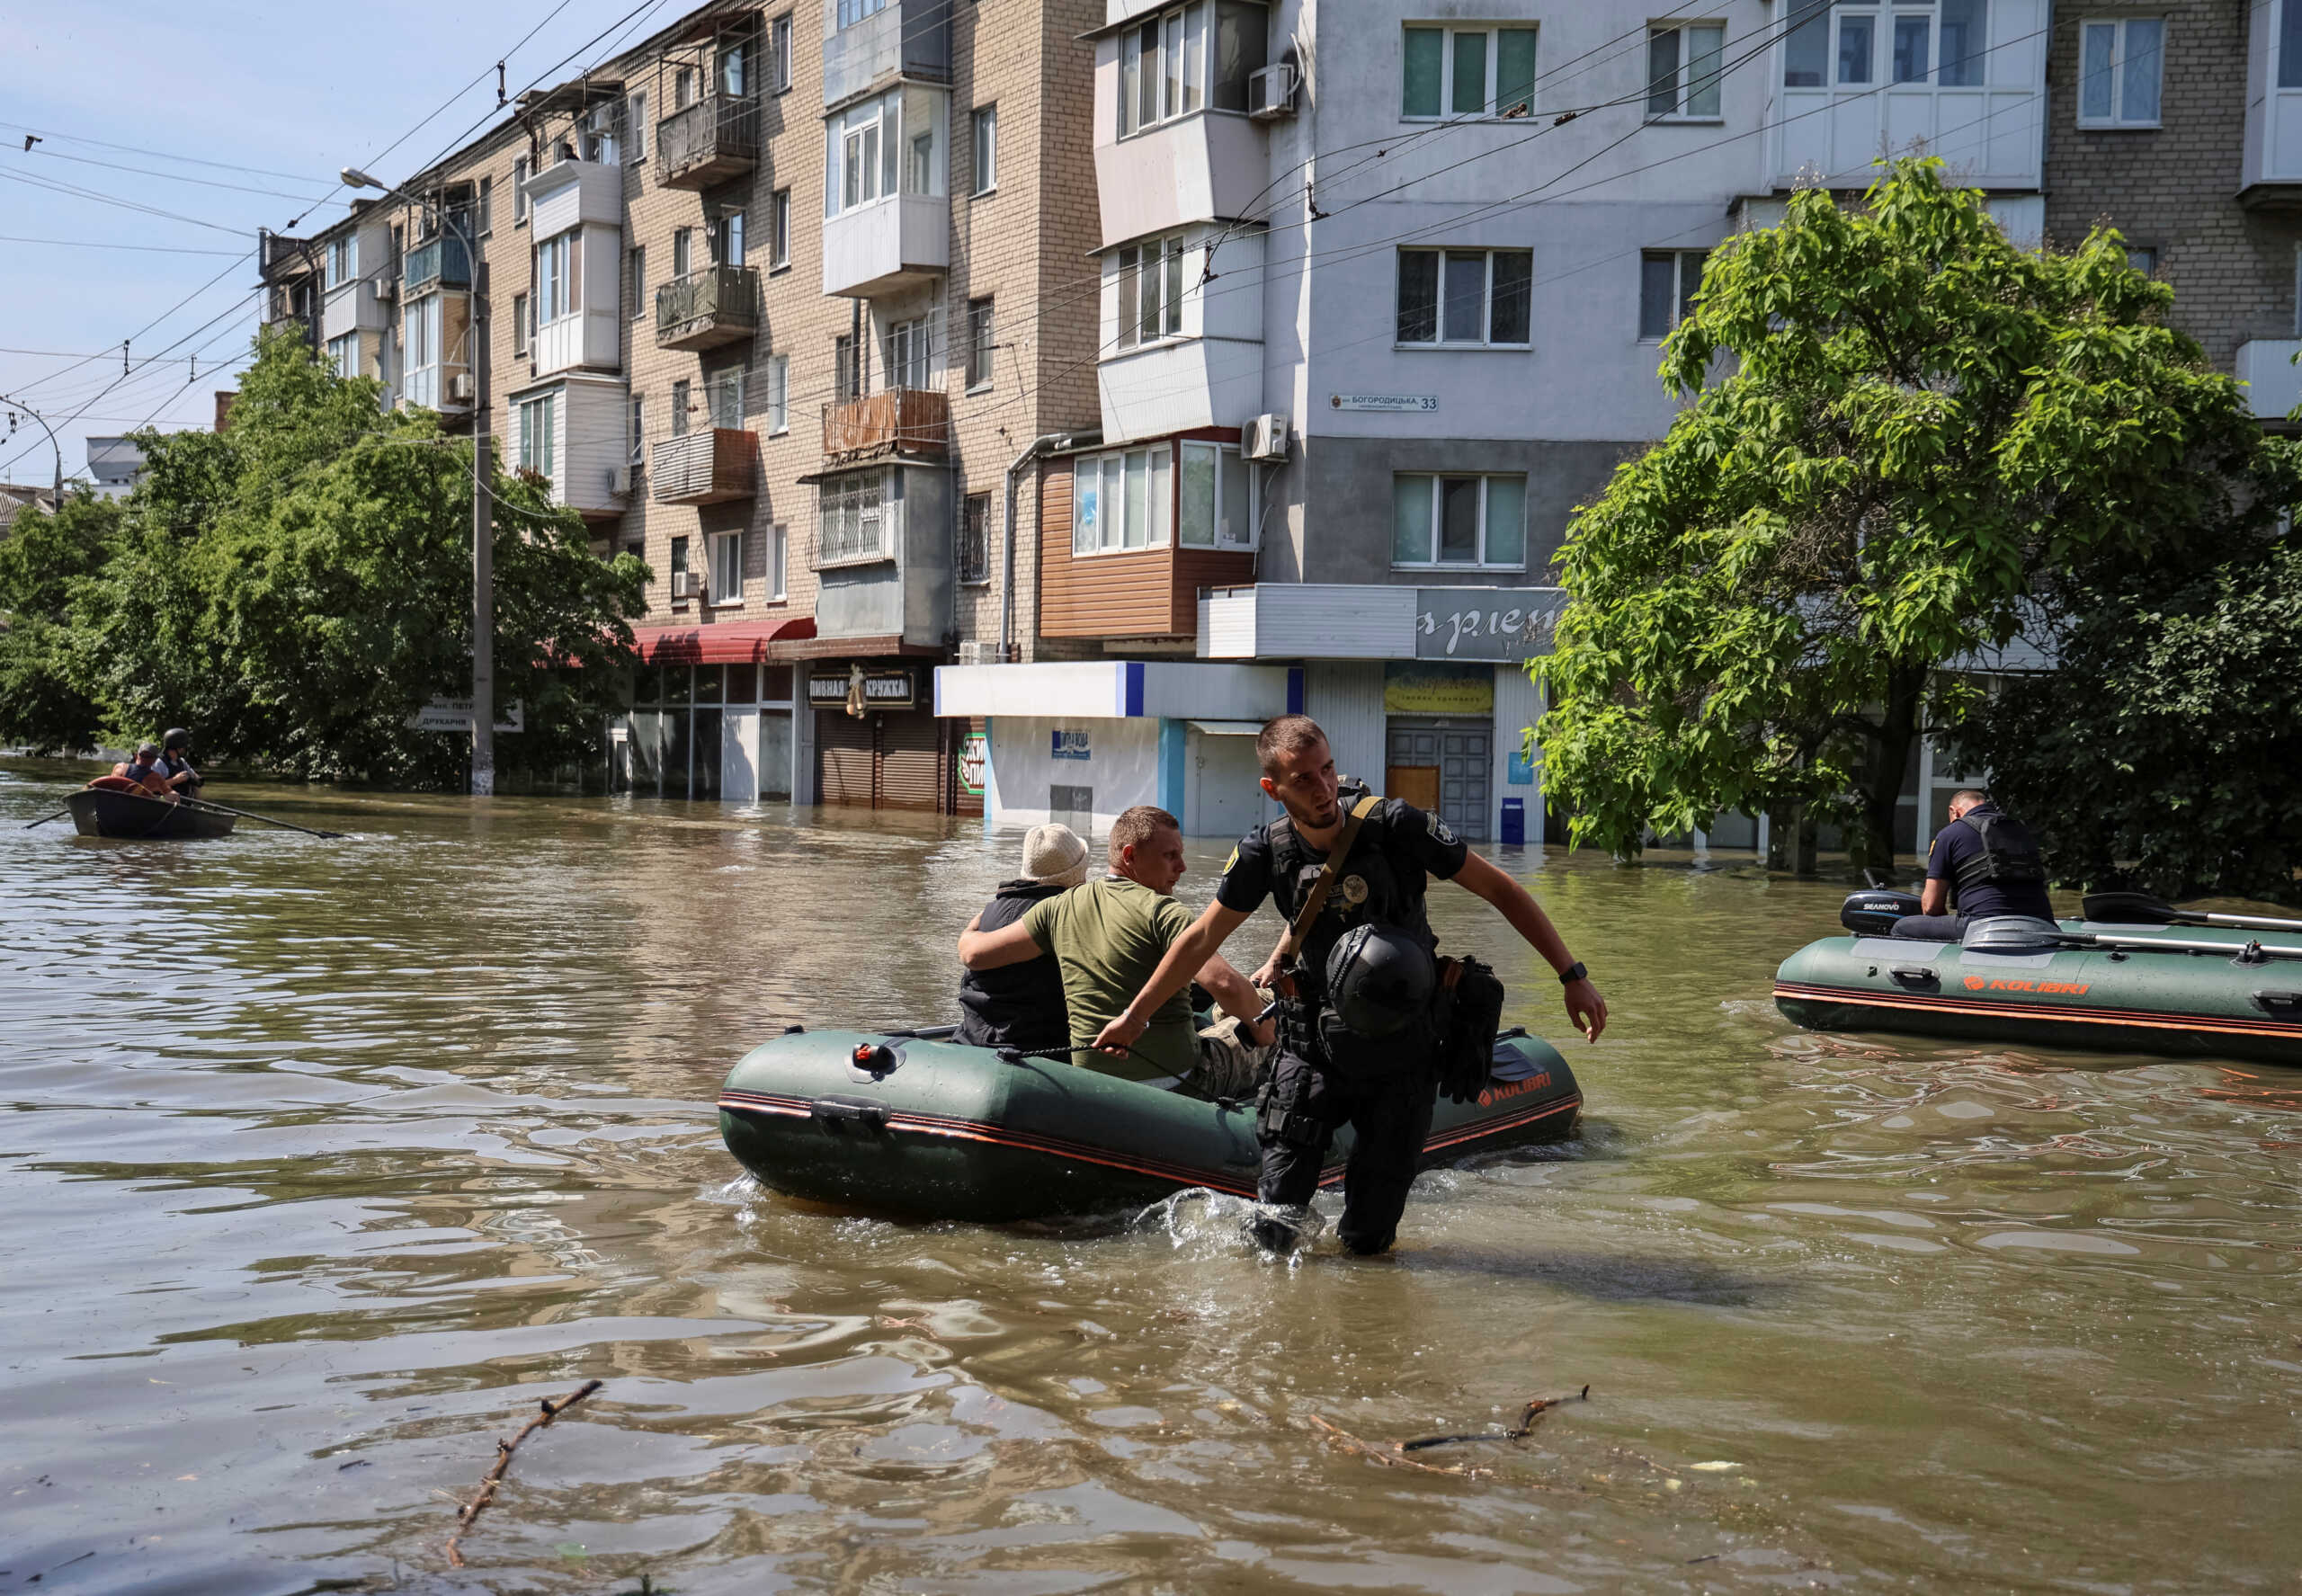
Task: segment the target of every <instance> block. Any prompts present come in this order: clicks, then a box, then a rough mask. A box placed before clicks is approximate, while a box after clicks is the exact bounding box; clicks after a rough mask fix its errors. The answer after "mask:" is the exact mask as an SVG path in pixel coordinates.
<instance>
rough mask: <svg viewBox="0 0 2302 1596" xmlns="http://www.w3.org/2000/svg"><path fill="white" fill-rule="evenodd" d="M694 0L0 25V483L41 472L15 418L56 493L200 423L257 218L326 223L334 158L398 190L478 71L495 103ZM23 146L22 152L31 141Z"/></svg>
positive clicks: (229, 356)
mask: <svg viewBox="0 0 2302 1596" xmlns="http://www.w3.org/2000/svg"><path fill="white" fill-rule="evenodd" d="M692 4H694V0H654V3H653V4H650V0H516V3H515V4H508V5H475V4H456V3H454V0H397V4H393V5H392V6H390V7H388V8H386V9H383V10H379V9H377V8H376V7H373V6H357V5H339V4H314V3H312V0H303V3H301V4H236V3H232V0H201V4H194V5H185V4H182V0H173V3H169V4H154V3H152V0H67V4H61V5H49V6H39V7H33V6H23V7H16V8H12V11H11V12H10V13H0V396H5V397H4V399H0V434H5V433H6V430H7V427H8V421H7V418H6V415H5V413H6V412H10V411H13V412H14V413H15V414H16V415H17V422H16V426H15V430H14V432H13V435H12V436H4V437H0V482H18V483H30V484H32V485H35V486H45V485H46V484H47V483H48V482H49V479H50V477H52V475H53V474H54V471H55V466H56V461H55V456H54V454H53V453H51V451H50V450H49V439H48V435H47V433H45V432H42V431H41V429H40V425H39V424H38V423H37V422H35V421H34V420H33V419H32V418H31V416H30V415H26V414H24V412H25V410H26V409H27V408H29V409H30V410H31V411H34V412H37V413H38V415H40V417H41V418H42V419H44V420H45V421H46V422H47V424H48V425H49V427H50V428H52V429H53V430H54V432H55V433H56V438H57V441H58V443H59V444H60V445H61V447H62V452H63V457H64V458H63V465H64V475H65V477H66V478H67V480H69V479H70V478H72V477H76V476H85V472H86V468H87V458H88V451H87V440H88V439H89V438H90V437H92V436H94V437H108V436H112V435H116V434H118V433H121V432H129V431H132V430H134V429H135V428H136V427H137V426H138V425H140V424H151V425H155V426H158V427H161V428H163V429H165V430H174V428H176V427H179V426H187V425H199V426H205V425H208V424H210V422H212V421H213V419H214V417H215V400H214V397H213V395H214V394H215V393H216V392H217V391H218V390H219V389H226V388H231V387H232V386H233V385H234V380H235V379H234V373H235V372H236V371H237V370H239V367H240V365H242V364H244V363H245V359H246V355H247V351H248V344H249V340H250V339H251V338H252V337H253V336H254V332H255V325H256V315H257V308H258V306H257V297H256V291H255V290H256V281H257V279H256V268H255V232H256V229H257V228H258V227H270V228H272V230H273V231H275V232H290V231H295V232H302V233H309V232H311V231H313V230H315V229H317V228H318V227H325V226H326V225H327V224H328V223H330V222H333V221H335V220H336V219H338V218H341V217H342V216H343V215H344V202H345V201H346V200H348V199H349V198H350V195H349V194H348V193H347V192H346V191H344V189H342V188H341V187H339V186H338V185H337V183H336V180H335V174H336V173H337V171H338V170H339V169H341V168H342V167H344V166H347V165H349V166H357V167H360V168H361V169H362V170H363V171H366V172H368V173H370V174H373V175H374V176H376V177H379V178H380V179H382V180H383V181H384V182H386V183H396V182H397V181H399V180H400V179H401V178H403V177H406V175H408V174H410V173H412V172H414V171H415V170H417V169H418V168H419V167H421V166H424V165H429V164H430V163H431V162H432V161H433V159H435V158H436V157H437V156H440V155H441V154H442V153H444V152H445V151H446V150H448V149H450V148H452V147H455V146H457V145H460V144H461V143H463V142H464V140H465V139H466V138H468V137H471V136H472V135H474V134H476V133H477V132H478V131H479V130H480V126H475V124H481V125H482V126H484V125H487V124H492V123H493V121H494V120H495V114H496V113H495V63H496V62H497V61H498V60H499V59H502V60H504V61H505V62H506V72H507V75H508V76H507V85H506V86H507V87H508V89H509V90H510V92H511V93H512V94H513V95H515V96H516V95H517V94H519V92H520V91H521V90H522V88H525V87H527V86H529V85H531V84H532V83H535V82H538V81H541V82H544V83H546V84H550V83H557V82H559V81H561V80H562V79H564V78H567V77H571V76H576V74H577V73H578V72H579V71H581V70H582V68H583V67H585V66H586V65H588V64H590V63H592V62H594V61H597V60H600V59H602V58H604V57H606V56H609V55H611V54H613V53H614V52H615V51H616V50H617V49H619V48H620V47H621V46H622V45H624V44H626V43H628V42H629V41H630V40H636V39H638V38H640V37H642V36H644V34H646V33H647V32H650V31H654V30H656V29H657V28H660V27H662V26H664V25H665V23H666V22H670V21H671V20H672V19H674V18H675V17H677V16H678V15H679V14H680V13H681V12H683V11H684V10H687V9H690V8H691V5H692ZM531 30H533V31H534V36H533V37H532V38H531V39H528V40H526V42H525V43H522V42H521V40H522V37H523V36H525V35H527V34H528V33H529V32H530V31H531ZM602 33H604V37H597V39H596V42H590V41H593V40H594V39H595V36H600V35H602ZM514 47H516V48H514ZM507 52H508V53H507ZM571 52H575V53H574V55H573V58H570V59H567V60H566V62H565V65H560V64H559V63H561V62H562V59H563V58H568V57H569V56H570V54H571ZM482 118H486V124H483V123H482V122H481V119H482ZM419 124H421V125H420V126H419ZM27 134H34V135H38V136H39V138H40V143H38V144H36V145H34V146H33V147H31V149H30V150H29V151H27V150H26V149H25V147H24V138H25V136H26V135H27ZM395 146H396V147H395ZM99 163H108V164H99ZM203 163H204V164H203ZM122 168H135V170H122ZM49 184H61V185H67V186H69V187H71V188H74V189H78V190H82V191H86V192H84V193H67V192H58V189H56V188H53V187H47V186H42V185H49ZM250 191H255V192H250ZM372 192H373V191H370V193H371V194H372ZM92 194H93V195H96V196H101V198H92V197H89V196H90V195H92ZM120 201H125V202H126V206H123V205H122V204H121V203H118V202H120ZM127 206H133V207H142V208H146V209H129V208H126V207H127ZM153 211H165V212H168V213H170V214H169V215H166V216H159V215H154V214H151V212H153ZM299 216H300V217H302V218H304V219H303V222H302V225H301V227H290V223H291V222H292V221H293V220H294V219H295V218H298V217H299ZM31 240H43V241H51V242H31ZM58 240H60V241H62V242H52V241H58ZM122 340H127V341H128V343H129V348H128V371H127V373H126V375H125V376H123V375H122V372H121V356H120V343H121V342H122ZM90 357H94V358H90ZM195 362H196V363H195Z"/></svg>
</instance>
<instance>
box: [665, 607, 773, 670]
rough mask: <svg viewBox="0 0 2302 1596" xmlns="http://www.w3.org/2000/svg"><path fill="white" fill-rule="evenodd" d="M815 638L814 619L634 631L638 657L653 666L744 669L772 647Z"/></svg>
mask: <svg viewBox="0 0 2302 1596" xmlns="http://www.w3.org/2000/svg"><path fill="white" fill-rule="evenodd" d="M815 635H816V618H815V617H814V616H812V615H788V616H781V617H779V618H778V619H776V620H731V621H726V622H723V623H721V624H720V625H718V626H682V627H671V626H648V627H634V628H633V629H632V637H633V638H634V639H635V640H636V641H637V642H638V645H639V657H640V659H641V660H642V661H643V662H645V663H646V664H651V665H745V664H756V663H758V662H759V661H761V660H763V659H766V658H767V657H769V655H770V652H771V649H770V645H772V644H776V643H796V642H799V641H800V640H801V639H803V638H812V637H814V636H815Z"/></svg>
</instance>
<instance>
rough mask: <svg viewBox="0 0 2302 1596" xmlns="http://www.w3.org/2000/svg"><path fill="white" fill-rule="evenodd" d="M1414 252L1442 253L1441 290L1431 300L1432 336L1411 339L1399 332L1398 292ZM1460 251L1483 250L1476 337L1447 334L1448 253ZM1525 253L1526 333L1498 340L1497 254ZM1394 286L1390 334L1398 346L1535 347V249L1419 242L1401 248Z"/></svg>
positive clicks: (1477, 252) (1443, 347) (1409, 347)
mask: <svg viewBox="0 0 2302 1596" xmlns="http://www.w3.org/2000/svg"><path fill="white" fill-rule="evenodd" d="M1411 254H1434V255H1437V256H1438V257H1439V292H1438V297H1437V299H1434V300H1433V301H1432V336H1431V337H1429V338H1427V339H1424V338H1415V339H1409V338H1405V337H1402V336H1400V334H1399V326H1398V311H1399V296H1400V293H1401V292H1402V291H1403V290H1405V284H1406V257H1407V256H1409V255H1411ZM1459 254H1482V255H1485V256H1486V272H1485V275H1484V277H1483V279H1482V282H1483V287H1482V288H1481V290H1480V292H1479V317H1478V325H1479V335H1478V336H1477V338H1450V337H1448V336H1447V272H1448V257H1449V256H1450V255H1459ZM1504 254H1510V255H1525V256H1527V257H1528V259H1527V335H1526V337H1524V338H1521V339H1504V340H1502V341H1499V342H1498V341H1497V340H1496V339H1495V337H1494V336H1493V334H1494V331H1495V256H1497V255H1504ZM1392 270H1393V281H1392V286H1391V330H1392V331H1391V335H1392V347H1393V348H1395V349H1509V350H1520V349H1532V348H1533V347H1534V339H1535V306H1534V295H1535V281H1534V257H1533V252H1532V251H1530V250H1525V249H1461V248H1449V247H1447V246H1445V245H1414V246H1412V247H1406V248H1402V249H1400V250H1399V251H1398V252H1397V254H1396V257H1395V262H1394V265H1393V269H1392Z"/></svg>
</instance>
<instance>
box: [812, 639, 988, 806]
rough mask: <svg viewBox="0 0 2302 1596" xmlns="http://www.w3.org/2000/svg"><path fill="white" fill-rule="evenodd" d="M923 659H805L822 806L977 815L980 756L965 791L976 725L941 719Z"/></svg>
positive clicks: (929, 666) (928, 668)
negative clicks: (970, 745) (935, 706)
mask: <svg viewBox="0 0 2302 1596" xmlns="http://www.w3.org/2000/svg"><path fill="white" fill-rule="evenodd" d="M933 668H934V667H933V666H932V664H929V663H928V662H926V661H923V660H887V659H870V660H841V659H817V660H810V661H809V662H808V663H807V709H808V712H809V714H810V715H811V717H812V718H813V720H814V725H815V738H814V742H815V789H816V802H817V803H820V804H825V805H828V806H835V807H846V808H861V809H916V810H921V811H924V812H926V813H930V814H938V815H955V814H956V815H970V814H980V813H982V808H983V797H982V793H983V789H982V785H981V775H980V759H979V757H978V758H977V764H976V767H975V771H974V773H975V775H976V782H975V785H974V786H973V788H972V790H970V788H969V784H968V780H967V776H968V773H969V772H968V768H967V764H968V757H969V747H968V738H969V736H970V735H971V734H973V733H974V732H976V731H977V729H978V728H977V727H974V726H972V725H970V724H968V723H967V722H964V721H953V720H949V719H944V718H939V717H938V716H937V715H936V713H935V709H934V705H933V701H932V685H931V678H930V677H929V674H928V673H929V672H930V671H932V669H933Z"/></svg>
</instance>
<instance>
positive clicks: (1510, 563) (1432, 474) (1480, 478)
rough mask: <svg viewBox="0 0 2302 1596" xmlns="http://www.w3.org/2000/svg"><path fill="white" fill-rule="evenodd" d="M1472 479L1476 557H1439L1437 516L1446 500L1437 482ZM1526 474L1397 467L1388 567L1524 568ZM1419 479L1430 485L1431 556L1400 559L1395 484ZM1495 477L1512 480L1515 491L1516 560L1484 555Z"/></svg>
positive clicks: (1441, 535) (1440, 534)
mask: <svg viewBox="0 0 2302 1596" xmlns="http://www.w3.org/2000/svg"><path fill="white" fill-rule="evenodd" d="M1474 478H1475V479H1476V480H1477V483H1478V485H1479V486H1478V558H1477V559H1476V560H1453V559H1450V560H1442V559H1441V558H1439V557H1438V556H1439V548H1440V542H1441V539H1443V538H1444V537H1445V536H1446V529H1445V527H1444V525H1443V524H1442V522H1441V517H1442V516H1443V515H1444V514H1445V513H1446V504H1445V501H1444V498H1443V497H1442V495H1441V484H1442V483H1444V482H1447V481H1450V480H1453V481H1458V482H1459V481H1463V480H1466V479H1474ZM1527 480H1528V479H1527V478H1526V477H1524V476H1522V475H1521V474H1520V473H1518V472H1516V471H1400V472H1396V473H1395V474H1394V475H1393V476H1392V477H1391V505H1392V509H1391V515H1392V524H1391V569H1393V570H1394V571H1523V570H1525V569H1526V568H1527V556H1526V548H1527V528H1526V486H1527ZM1414 481H1422V482H1427V483H1429V484H1430V485H1431V486H1430V493H1431V521H1430V526H1431V544H1430V548H1431V557H1430V558H1429V559H1423V560H1412V559H1401V558H1400V557H1399V556H1398V522H1397V516H1398V499H1399V487H1400V486H1401V485H1402V484H1404V483H1407V482H1414ZM1497 481H1503V482H1516V483H1518V484H1519V485H1520V494H1519V514H1520V527H1519V557H1518V558H1517V559H1516V560H1501V561H1497V560H1490V559H1489V558H1488V557H1487V551H1486V545H1487V534H1488V527H1487V500H1488V495H1489V491H1490V486H1491V485H1492V484H1494V483H1495V482H1497Z"/></svg>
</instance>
